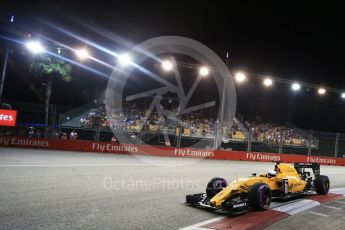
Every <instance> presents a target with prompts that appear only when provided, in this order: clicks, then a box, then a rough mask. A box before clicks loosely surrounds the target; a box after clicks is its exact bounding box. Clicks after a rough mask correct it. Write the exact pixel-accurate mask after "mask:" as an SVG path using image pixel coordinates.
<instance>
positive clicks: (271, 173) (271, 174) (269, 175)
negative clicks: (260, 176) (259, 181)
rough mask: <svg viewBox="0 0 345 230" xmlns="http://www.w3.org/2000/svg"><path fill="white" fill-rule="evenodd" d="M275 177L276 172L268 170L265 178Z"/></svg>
mask: <svg viewBox="0 0 345 230" xmlns="http://www.w3.org/2000/svg"><path fill="white" fill-rule="evenodd" d="M276 175H277V172H276V171H275V170H273V169H270V170H268V172H267V176H268V177H275V176H276Z"/></svg>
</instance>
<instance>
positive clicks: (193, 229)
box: [180, 217, 225, 230]
mask: <svg viewBox="0 0 345 230" xmlns="http://www.w3.org/2000/svg"><path fill="white" fill-rule="evenodd" d="M224 218H225V217H215V218H212V219H209V220H205V221H203V222H200V223H197V224H193V225H190V226H187V227H183V228H180V230H201V229H202V230H206V229H208V228H201V227H199V226H203V225H206V224H209V223H212V222H216V221H218V220H222V219H224Z"/></svg>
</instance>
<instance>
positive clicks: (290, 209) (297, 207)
mask: <svg viewBox="0 0 345 230" xmlns="http://www.w3.org/2000/svg"><path fill="white" fill-rule="evenodd" d="M318 205H320V202H317V201H314V200H308V199H301V200H297V201H296V202H292V203H289V204H286V205H282V206H280V207H277V208H273V209H272V210H275V211H279V212H285V213H287V214H289V215H294V214H297V213H299V212H303V211H305V210H308V209H311V208H314V207H315V206H318Z"/></svg>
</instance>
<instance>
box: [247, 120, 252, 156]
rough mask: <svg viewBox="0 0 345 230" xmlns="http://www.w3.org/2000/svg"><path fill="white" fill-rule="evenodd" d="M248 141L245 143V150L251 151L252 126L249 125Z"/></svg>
mask: <svg viewBox="0 0 345 230" xmlns="http://www.w3.org/2000/svg"><path fill="white" fill-rule="evenodd" d="M248 131H249V132H248V137H247V140H248V143H247V152H251V151H252V128H251V127H250V126H249V130H248Z"/></svg>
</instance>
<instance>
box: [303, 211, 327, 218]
mask: <svg viewBox="0 0 345 230" xmlns="http://www.w3.org/2000/svg"><path fill="white" fill-rule="evenodd" d="M308 213H310V214H314V215H316V216H322V217H329V215H326V214H322V213H319V212H313V211H309V212H308Z"/></svg>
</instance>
